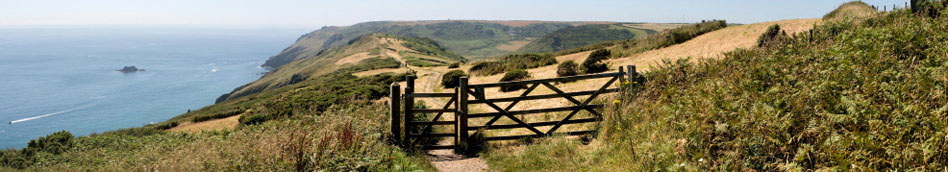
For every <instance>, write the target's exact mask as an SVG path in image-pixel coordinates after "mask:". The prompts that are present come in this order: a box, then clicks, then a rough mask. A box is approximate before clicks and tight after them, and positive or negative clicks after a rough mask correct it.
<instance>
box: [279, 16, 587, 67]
mask: <svg viewBox="0 0 948 172" xmlns="http://www.w3.org/2000/svg"><path fill="white" fill-rule="evenodd" d="M584 24H587V22H545V21H477V20H472V21H411V22H399V21H377V22H365V23H359V24H355V25H352V26H332V27H323V28H321V29H319V30H316V31H313V32H310V33H308V34H305V35H303V36H301V37H300V38H299V39H298V40H297V41H296V43H294V44H293V45H290V46H289V47H287V48H286V49H284V50H283V51H282V52H280V54H277V55H275V56H273V57H270V59H268V60H267V62H266V63H264V64H263V66H264V67H271V68H275V67H279V66H282V65H283V64H287V63H289V62H292V61H296V60H300V59H305V58H308V57H311V56H315V55H316V54H318V53H319V52H320V51H322V50H325V49H329V48H333V47H338V46H342V45H345V44H346V42H349V41H350V40H352V39H355V38H358V37H360V36H362V35H365V34H370V33H388V34H395V35H401V36H415V37H424V38H430V39H433V40H435V41H437V42H438V43H439V44H441V45H443V46H444V47H446V48H447V49H448V50H450V51H452V52H455V53H457V54H459V55H461V56H464V57H466V58H468V59H476V58H483V57H489V56H496V55H503V54H506V53H509V52H510V51H509V50H502V49H498V48H496V47H497V46H500V45H503V44H506V43H510V42H516V41H529V40H530V39H534V38H537V37H541V36H543V35H546V34H548V33H551V32H553V31H556V30H559V29H562V28H567V27H572V26H574V25H584Z"/></svg>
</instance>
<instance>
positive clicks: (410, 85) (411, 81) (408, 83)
mask: <svg viewBox="0 0 948 172" xmlns="http://www.w3.org/2000/svg"><path fill="white" fill-rule="evenodd" d="M412 93H415V76H412V75H408V76H405V96H404V98H405V139H402V143H404V144H405V145H406V146H411V145H408V144H409V143H410V140H411V130H412V127H413V126H412V125H411V120H412V118H414V114H412V110H413V109H414V108H415V98H412V97H411V96H408V95H410V94H412Z"/></svg>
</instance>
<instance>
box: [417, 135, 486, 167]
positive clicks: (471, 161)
mask: <svg viewBox="0 0 948 172" xmlns="http://www.w3.org/2000/svg"><path fill="white" fill-rule="evenodd" d="M439 144H451V140H450V139H445V140H441V143H439ZM427 158H428V161H431V165H432V166H434V167H435V168H437V169H438V171H444V172H454V171H459V172H467V171H487V163H486V162H484V160H482V159H481V158H477V157H465V156H463V155H458V154H454V152H453V151H452V150H450V149H445V150H430V151H428V157H427Z"/></svg>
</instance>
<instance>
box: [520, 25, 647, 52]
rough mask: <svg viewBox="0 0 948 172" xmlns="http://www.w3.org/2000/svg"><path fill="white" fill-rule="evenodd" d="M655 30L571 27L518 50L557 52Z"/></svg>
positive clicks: (588, 26) (619, 26) (597, 26)
mask: <svg viewBox="0 0 948 172" xmlns="http://www.w3.org/2000/svg"><path fill="white" fill-rule="evenodd" d="M655 32H656V31H654V30H648V29H638V28H632V27H627V26H625V25H621V24H599V25H584V26H578V27H570V28H564V29H560V30H557V31H555V32H553V33H550V34H547V35H545V36H543V37H541V38H539V39H537V40H535V41H533V42H530V44H527V45H525V46H523V47H522V48H520V49H519V50H517V52H519V53H541V52H555V51H562V50H567V49H573V48H578V47H582V46H586V45H590V44H595V43H600V42H604V41H615V40H627V39H633V38H637V37H642V36H645V35H648V34H651V33H655Z"/></svg>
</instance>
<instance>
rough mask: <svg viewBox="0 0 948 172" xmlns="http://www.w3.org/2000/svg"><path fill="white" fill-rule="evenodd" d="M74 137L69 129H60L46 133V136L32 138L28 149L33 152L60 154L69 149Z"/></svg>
mask: <svg viewBox="0 0 948 172" xmlns="http://www.w3.org/2000/svg"><path fill="white" fill-rule="evenodd" d="M73 138H74V137H73V136H72V133H69V131H65V130H63V131H59V132H55V133H53V134H49V135H46V137H40V138H37V139H35V140H30V142H29V144H28V145H27V150H29V151H31V152H48V153H52V154H60V153H63V152H66V150H69V148H71V147H72V142H71V140H72V139H73Z"/></svg>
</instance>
